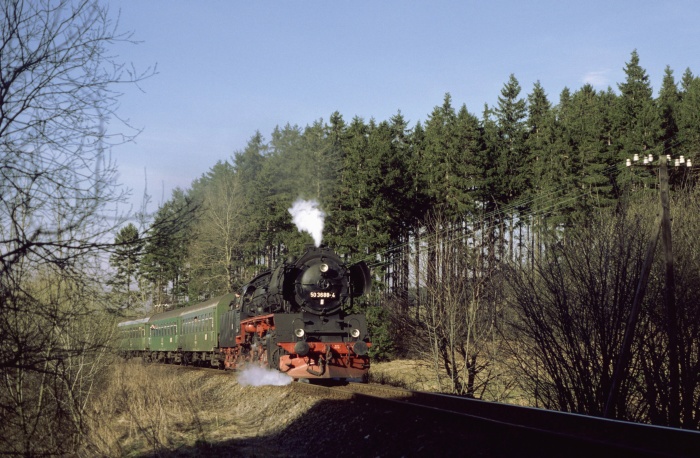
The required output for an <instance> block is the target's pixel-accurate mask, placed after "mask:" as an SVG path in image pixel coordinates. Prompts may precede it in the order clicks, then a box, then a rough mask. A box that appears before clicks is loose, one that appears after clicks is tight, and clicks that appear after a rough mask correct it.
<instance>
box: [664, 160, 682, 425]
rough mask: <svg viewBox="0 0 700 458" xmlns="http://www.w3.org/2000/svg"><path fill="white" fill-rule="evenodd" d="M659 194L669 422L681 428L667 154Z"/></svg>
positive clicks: (676, 314) (676, 312)
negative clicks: (666, 333)
mask: <svg viewBox="0 0 700 458" xmlns="http://www.w3.org/2000/svg"><path fill="white" fill-rule="evenodd" d="M659 159H660V160H659V162H660V167H659V195H660V197H661V242H662V246H663V250H664V262H665V266H666V269H665V270H666V274H665V280H666V281H665V286H664V306H665V308H666V330H667V332H668V362H669V382H670V385H671V386H670V387H669V404H670V405H669V409H668V413H669V425H670V426H673V427H676V428H678V427H680V420H681V412H680V404H681V401H680V399H681V398H680V384H681V383H680V367H679V361H678V311H677V310H676V291H675V290H676V281H675V278H674V276H673V249H672V243H671V211H670V204H669V197H668V167H667V166H666V161H667V157H666V156H663V155H662V156H661V157H660V158H659Z"/></svg>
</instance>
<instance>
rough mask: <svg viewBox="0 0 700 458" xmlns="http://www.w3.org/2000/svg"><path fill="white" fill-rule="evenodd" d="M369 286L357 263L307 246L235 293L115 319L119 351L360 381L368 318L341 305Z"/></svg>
mask: <svg viewBox="0 0 700 458" xmlns="http://www.w3.org/2000/svg"><path fill="white" fill-rule="evenodd" d="M370 286H371V277H370V273H369V269H368V268H367V265H366V264H365V263H364V262H359V263H356V264H352V265H347V264H345V263H344V262H343V260H342V259H341V258H340V257H339V256H338V255H337V254H336V253H334V252H333V251H332V250H330V249H329V248H325V247H321V248H317V247H314V246H307V248H306V250H305V251H304V253H303V254H302V255H301V256H300V257H298V258H294V257H290V258H289V259H287V260H286V261H285V262H283V263H282V264H280V265H279V266H277V267H276V268H275V269H273V270H271V271H267V272H264V273H262V274H260V275H258V276H257V277H255V278H254V279H253V280H252V281H251V282H250V283H248V284H247V285H245V286H244V287H243V288H242V290H241V292H240V293H236V294H227V295H225V296H221V297H218V298H215V299H210V300H209V301H206V302H203V303H201V304H197V305H193V306H190V307H185V308H182V309H176V310H172V311H168V312H165V313H161V314H157V315H153V316H151V317H149V318H142V319H137V320H131V321H128V322H123V323H120V324H119V326H120V331H121V335H122V341H121V350H122V352H123V353H125V354H129V355H140V356H144V357H145V358H146V359H155V360H162V361H166V362H180V363H200V364H201V363H204V364H211V365H212V366H218V367H222V368H226V369H235V368H239V367H241V366H242V365H244V364H250V363H253V364H258V365H261V366H264V367H269V368H272V369H276V370H279V371H281V372H283V373H286V374H288V375H289V376H291V377H293V378H295V379H300V378H305V379H353V380H358V379H365V378H366V375H367V371H368V369H369V356H368V350H369V347H370V345H371V343H370V341H369V336H368V332H367V323H366V320H365V316H364V315H362V314H349V313H347V312H346V310H348V309H349V308H350V306H351V305H352V302H353V300H354V299H355V298H358V297H360V296H362V295H364V294H367V293H368V291H369V289H370Z"/></svg>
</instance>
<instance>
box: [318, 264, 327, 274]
mask: <svg viewBox="0 0 700 458" xmlns="http://www.w3.org/2000/svg"><path fill="white" fill-rule="evenodd" d="M319 269H320V270H321V272H322V273H324V274H325V273H326V272H328V264H325V263H324V264H321V265H320V266H319Z"/></svg>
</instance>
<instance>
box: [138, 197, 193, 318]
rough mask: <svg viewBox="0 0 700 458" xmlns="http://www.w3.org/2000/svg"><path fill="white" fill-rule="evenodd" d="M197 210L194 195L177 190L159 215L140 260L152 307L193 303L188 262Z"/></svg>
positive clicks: (150, 229) (154, 221)
mask: <svg viewBox="0 0 700 458" xmlns="http://www.w3.org/2000/svg"><path fill="white" fill-rule="evenodd" d="M198 210H199V207H198V205H197V203H196V202H195V201H194V200H193V199H192V198H191V196H189V194H188V193H187V192H186V191H183V190H182V189H180V188H176V189H175V190H174V191H173V195H172V197H171V199H170V200H169V201H167V202H165V204H163V205H162V206H161V207H160V208H159V209H158V211H157V213H156V216H155V218H154V220H153V223H152V224H151V227H150V228H149V230H148V233H147V236H146V239H145V246H144V253H143V258H142V259H141V273H142V275H143V278H142V279H143V281H144V282H146V283H147V284H148V286H149V287H150V289H151V298H152V302H153V305H156V306H157V305H164V304H173V305H175V304H184V303H186V302H188V301H189V300H190V298H189V297H188V296H187V293H188V282H189V269H188V266H187V262H186V260H187V250H188V247H189V243H190V241H191V240H192V238H193V231H194V227H195V223H196V218H197V216H198V215H197V212H198ZM192 299H195V300H196V298H192Z"/></svg>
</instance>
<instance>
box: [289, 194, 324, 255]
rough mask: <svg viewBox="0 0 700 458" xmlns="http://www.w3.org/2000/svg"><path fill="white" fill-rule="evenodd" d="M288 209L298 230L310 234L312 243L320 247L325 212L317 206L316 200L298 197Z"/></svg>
mask: <svg viewBox="0 0 700 458" xmlns="http://www.w3.org/2000/svg"><path fill="white" fill-rule="evenodd" d="M288 211H289V213H290V214H291V215H292V221H293V222H294V224H295V225H296V226H297V229H299V232H308V233H309V234H311V237H312V238H313V239H314V244H315V245H316V246H317V247H320V246H321V240H323V224H324V220H325V218H326V214H325V213H324V212H323V210H321V209H320V208H319V207H318V202H317V201H315V200H302V199H298V200H297V201H296V202H294V204H292V208H290V209H289V210H288Z"/></svg>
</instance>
